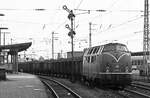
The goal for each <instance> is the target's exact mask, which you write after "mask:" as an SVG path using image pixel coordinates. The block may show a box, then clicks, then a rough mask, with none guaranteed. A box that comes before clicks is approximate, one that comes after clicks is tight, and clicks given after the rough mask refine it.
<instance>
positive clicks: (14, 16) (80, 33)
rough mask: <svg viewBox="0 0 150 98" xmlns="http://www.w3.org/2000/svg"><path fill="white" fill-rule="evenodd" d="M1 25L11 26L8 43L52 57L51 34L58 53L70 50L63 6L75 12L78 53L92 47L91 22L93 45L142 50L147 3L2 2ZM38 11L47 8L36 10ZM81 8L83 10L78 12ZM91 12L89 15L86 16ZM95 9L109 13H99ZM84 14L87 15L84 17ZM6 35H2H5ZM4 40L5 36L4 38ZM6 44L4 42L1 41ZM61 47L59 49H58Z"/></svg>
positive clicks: (91, 0)
mask: <svg viewBox="0 0 150 98" xmlns="http://www.w3.org/2000/svg"><path fill="white" fill-rule="evenodd" d="M0 1H1V3H0V11H1V12H0V13H3V14H5V16H1V17H0V21H1V26H2V27H8V28H9V30H3V31H2V32H5V31H6V32H10V34H7V35H6V44H10V43H11V38H12V39H13V40H12V43H14V44H15V43H20V42H30V41H32V42H33V44H32V46H31V47H30V48H29V49H28V51H27V52H26V53H35V54H36V55H37V56H36V57H39V56H44V57H49V58H50V57H51V32H53V31H54V32H55V33H57V34H55V35H54V36H55V37H57V39H58V40H55V46H54V47H55V53H58V52H61V51H62V52H63V53H65V52H67V51H70V50H71V44H70V43H69V42H70V37H68V32H69V31H68V30H67V29H66V28H65V25H66V24H69V25H70V21H69V20H68V18H67V16H68V13H67V12H66V11H65V10H63V9H62V6H63V5H67V7H68V8H69V9H71V10H73V12H74V13H75V15H76V17H75V32H76V35H75V38H74V39H75V46H74V47H75V49H74V50H75V51H81V50H83V49H84V48H87V47H88V46H89V22H92V24H94V25H92V29H93V30H92V46H96V45H101V44H105V43H108V42H115V41H116V42H121V43H124V44H126V45H127V46H128V48H129V50H130V51H142V47H143V46H142V45H143V40H142V39H143V27H144V26H143V21H144V18H143V16H142V15H143V9H144V0H0ZM35 9H46V10H44V11H36V10H35ZM79 9H80V10H79ZM81 9H82V10H90V14H89V13H86V12H87V11H81ZM96 10H106V12H99V11H96ZM82 13H84V14H82ZM2 36H3V34H2ZM2 39H3V37H2ZM2 43H3V41H2ZM58 46H59V47H58Z"/></svg>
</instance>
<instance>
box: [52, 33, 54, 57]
mask: <svg viewBox="0 0 150 98" xmlns="http://www.w3.org/2000/svg"><path fill="white" fill-rule="evenodd" d="M52 59H54V32H52Z"/></svg>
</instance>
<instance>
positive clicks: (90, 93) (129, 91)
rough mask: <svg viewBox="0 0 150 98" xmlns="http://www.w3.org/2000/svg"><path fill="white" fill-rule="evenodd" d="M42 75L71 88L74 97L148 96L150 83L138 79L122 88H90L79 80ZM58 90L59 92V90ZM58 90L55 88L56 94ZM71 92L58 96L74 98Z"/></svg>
mask: <svg viewBox="0 0 150 98" xmlns="http://www.w3.org/2000/svg"><path fill="white" fill-rule="evenodd" d="M44 77H45V78H48V79H54V80H56V81H58V82H60V83H62V84H63V85H66V86H67V87H69V89H70V90H73V92H75V93H76V94H77V96H76V97H75V98H134V97H136V98H150V92H149V90H150V83H144V82H140V81H134V82H133V83H132V84H131V85H130V86H127V87H125V88H124V89H123V90H122V89H114V88H104V87H95V88H90V87H88V86H87V85H86V84H83V83H81V82H76V83H72V82H70V81H68V80H66V79H61V78H55V77H51V78H50V77H46V76H44ZM50 81H51V80H50ZM50 85H51V83H50ZM55 89H58V88H55ZM55 89H54V91H55ZM59 91H60V92H61V90H59ZM59 91H57V90H56V94H57V93H58V92H59ZM58 94H59V93H58ZM61 94H62V93H61ZM71 94H72V93H66V95H65V94H62V95H60V97H61V98H66V97H64V96H68V97H67V98H74V97H72V96H70V95H71ZM57 98H58V97H57Z"/></svg>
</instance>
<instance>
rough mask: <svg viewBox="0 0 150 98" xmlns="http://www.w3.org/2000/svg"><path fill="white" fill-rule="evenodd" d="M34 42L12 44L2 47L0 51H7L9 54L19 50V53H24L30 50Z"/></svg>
mask: <svg viewBox="0 0 150 98" xmlns="http://www.w3.org/2000/svg"><path fill="white" fill-rule="evenodd" d="M31 44H32V42H28V43H19V44H12V45H1V46H0V50H1V51H3V50H5V49H6V50H7V51H8V52H10V53H11V52H14V51H16V50H17V52H21V51H24V50H26V49H28V48H29V47H30V46H31Z"/></svg>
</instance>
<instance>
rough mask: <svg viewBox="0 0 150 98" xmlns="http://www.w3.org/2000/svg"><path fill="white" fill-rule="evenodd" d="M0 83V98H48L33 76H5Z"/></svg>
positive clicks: (20, 74) (23, 74)
mask: <svg viewBox="0 0 150 98" xmlns="http://www.w3.org/2000/svg"><path fill="white" fill-rule="evenodd" d="M6 78H7V79H6V81H0V98H48V95H47V93H46V89H45V87H44V85H43V84H42V82H41V81H40V80H39V79H38V78H37V77H36V76H34V75H30V74H25V73H19V74H7V75H6Z"/></svg>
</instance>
